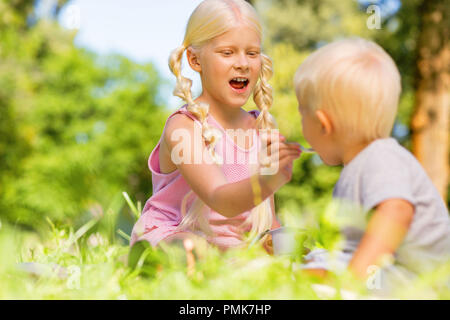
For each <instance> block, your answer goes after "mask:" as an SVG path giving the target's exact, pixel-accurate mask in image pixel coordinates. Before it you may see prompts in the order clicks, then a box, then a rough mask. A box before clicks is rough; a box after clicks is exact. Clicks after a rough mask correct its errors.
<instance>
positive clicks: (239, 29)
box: [210, 25, 261, 47]
mask: <svg viewBox="0 0 450 320" xmlns="http://www.w3.org/2000/svg"><path fill="white" fill-rule="evenodd" d="M210 44H211V45H212V46H213V47H220V46H243V47H260V46H261V37H260V35H259V34H258V33H257V32H256V31H255V30H254V29H253V28H251V27H249V26H247V25H239V26H236V27H233V28H231V29H230V30H228V31H227V32H225V33H223V34H221V35H219V36H217V37H215V38H213V39H211V41H210Z"/></svg>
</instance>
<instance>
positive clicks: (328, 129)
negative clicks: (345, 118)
mask: <svg viewBox="0 0 450 320" xmlns="http://www.w3.org/2000/svg"><path fill="white" fill-rule="evenodd" d="M315 114H316V117H317V119H319V122H320V124H321V126H322V130H323V133H324V134H326V135H330V134H331V133H333V130H334V127H333V121H332V120H331V117H330V116H329V115H328V114H327V113H326V112H325V111H324V110H321V109H319V110H316V112H315Z"/></svg>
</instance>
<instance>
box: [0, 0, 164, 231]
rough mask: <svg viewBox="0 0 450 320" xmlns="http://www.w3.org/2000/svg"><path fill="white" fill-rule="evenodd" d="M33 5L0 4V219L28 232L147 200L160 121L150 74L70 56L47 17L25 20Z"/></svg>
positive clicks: (113, 61) (63, 36)
mask: <svg viewBox="0 0 450 320" xmlns="http://www.w3.org/2000/svg"><path fill="white" fill-rule="evenodd" d="M33 2H34V1H28V2H26V1H13V2H5V1H1V0H0V219H1V220H3V221H7V222H10V223H13V224H19V225H24V226H31V227H33V228H35V229H36V228H38V227H39V225H41V224H43V223H46V219H45V217H49V218H51V219H52V220H53V221H54V222H56V223H58V222H60V223H62V222H65V223H77V222H79V220H80V218H83V216H84V215H85V214H86V213H87V212H88V211H89V208H91V207H92V206H93V205H96V204H100V205H102V206H103V207H106V208H107V207H108V206H109V205H110V204H111V203H112V202H113V200H114V198H115V197H116V196H117V195H119V196H120V192H121V191H128V192H129V193H130V194H131V195H133V197H135V198H137V199H138V200H141V201H145V200H146V199H147V198H148V196H149V195H150V194H151V175H150V172H149V170H148V168H147V167H146V162H147V158H148V155H149V153H150V151H151V150H152V148H153V147H154V146H155V144H156V143H157V141H158V139H159V136H160V134H161V132H162V127H163V125H164V120H165V119H166V115H167V111H166V110H164V108H163V107H162V106H161V105H160V103H159V102H158V98H157V93H158V88H159V84H160V77H159V75H158V73H157V72H156V70H155V69H154V67H153V66H152V65H151V64H150V63H149V64H142V65H140V64H136V63H134V62H132V61H130V60H128V59H126V58H125V57H122V56H117V55H114V56H106V57H105V56H98V55H96V54H94V53H92V52H89V51H87V50H85V49H80V48H77V47H75V46H74V43H73V39H74V36H75V33H74V32H72V31H68V30H64V29H62V28H60V27H59V25H58V24H57V23H56V21H55V19H54V18H55V17H53V18H52V17H50V18H47V19H32V18H27V15H26V13H27V12H28V13H29V12H31V11H30V9H25V8H30V7H29V6H30V4H32V3H33ZM55 3H56V2H55ZM58 3H62V1H60V2H58ZM19 4H23V5H24V6H25V4H28V6H27V7H23V9H24V11H21V10H20V9H21V8H22V7H21V6H19ZM10 5H11V6H10ZM24 12H25V13H24Z"/></svg>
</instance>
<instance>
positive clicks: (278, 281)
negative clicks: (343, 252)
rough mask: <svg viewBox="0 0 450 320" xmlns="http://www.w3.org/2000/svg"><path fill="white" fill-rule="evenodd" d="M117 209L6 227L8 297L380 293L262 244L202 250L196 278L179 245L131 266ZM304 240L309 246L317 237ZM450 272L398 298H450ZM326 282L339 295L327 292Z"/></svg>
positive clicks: (3, 292) (423, 280)
mask: <svg viewBox="0 0 450 320" xmlns="http://www.w3.org/2000/svg"><path fill="white" fill-rule="evenodd" d="M128 200H129V199H127V202H128ZM129 204H131V201H129ZM138 207H139V205H138ZM131 209H132V210H133V211H134V210H138V209H136V208H135V207H134V206H131ZM113 215H114V213H111V212H110V216H108V213H107V214H105V216H103V217H101V218H96V219H91V220H88V221H86V223H85V224H84V225H82V226H81V227H79V228H77V229H76V230H74V229H73V228H71V227H70V226H55V225H53V223H52V222H51V221H50V220H48V229H47V230H40V233H39V234H38V233H35V232H25V231H21V230H18V229H17V228H15V227H12V226H10V225H6V224H3V225H1V226H0V259H1V261H2V263H1V264H0V283H1V286H0V299H321V298H322V299H323V298H328V299H341V298H345V297H346V295H345V292H348V291H351V292H353V293H354V294H355V296H356V297H360V298H370V297H372V295H371V293H369V292H368V291H366V289H365V284H364V283H359V282H356V281H354V280H353V279H351V277H350V276H349V275H348V274H346V273H343V274H340V275H331V276H330V277H329V278H328V279H327V280H319V279H317V278H314V277H312V276H310V275H308V274H305V273H304V272H303V271H302V270H299V269H298V267H297V266H298V263H299V261H300V259H301V254H302V253H301V252H300V251H299V253H298V254H296V255H293V256H291V257H273V256H269V255H267V254H265V252H264V251H263V250H262V249H261V248H260V247H254V248H252V249H250V250H229V251H228V252H226V253H220V252H219V251H218V250H216V249H214V248H208V250H206V251H204V252H199V254H201V255H203V258H202V259H198V260H197V262H196V266H195V271H194V273H193V274H192V275H189V276H188V275H187V272H186V263H185V253H184V251H183V250H182V249H181V248H180V247H178V246H175V245H174V246H165V247H163V248H162V249H161V248H160V249H152V248H149V249H147V250H146V251H145V252H144V254H143V255H142V256H140V257H141V259H139V261H138V262H137V266H136V268H134V269H131V268H129V267H128V262H127V260H128V253H129V246H128V241H127V237H128V235H127V234H125V233H124V232H123V231H120V230H113V229H114V227H115V224H114V223H113V222H114V216H113ZM324 216H329V212H328V213H326V214H325V215H324ZM287 220H288V221H289V219H287ZM291 220H292V219H291ZM319 222H320V221H319ZM315 225H316V226H317V225H319V226H320V225H322V228H316V229H314V228H311V233H310V235H314V236H315V237H319V238H321V239H323V240H322V244H324V245H325V246H327V245H331V244H332V243H335V240H336V239H337V238H336V236H335V233H334V231H333V230H331V229H332V228H330V227H329V226H328V227H327V225H326V224H324V223H323V221H322V222H321V223H318V224H317V223H316V224H315ZM112 231H115V232H112ZM303 240H305V242H304V245H308V241H311V239H303ZM27 268H28V269H27ZM24 269H26V270H24ZM449 275H450V268H449V266H443V267H442V268H441V269H436V270H435V271H434V272H433V273H431V274H427V275H423V276H421V277H420V278H419V279H418V281H416V282H415V283H414V285H411V286H408V288H405V289H404V290H398V292H395V294H393V295H392V296H390V297H391V298H419V299H422V298H423V299H429V298H432V299H449V298H450V294H449V290H448V287H447V286H445V284H446V283H447V282H446V281H448V279H449ZM318 284H322V285H326V286H328V287H326V289H327V290H329V289H330V288H334V289H336V294H333V293H331V294H330V293H328V294H326V293H324V290H321V288H322V289H323V288H324V287H320V286H317V285H318ZM340 290H342V291H340ZM430 290H433V291H432V292H431V291H430ZM341 292H343V294H342V295H341V294H340V293H341Z"/></svg>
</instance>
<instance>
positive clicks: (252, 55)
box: [248, 51, 259, 57]
mask: <svg viewBox="0 0 450 320" xmlns="http://www.w3.org/2000/svg"><path fill="white" fill-rule="evenodd" d="M248 55H249V56H251V57H256V56H257V55H259V52H256V51H250V52H249V53H248Z"/></svg>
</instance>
